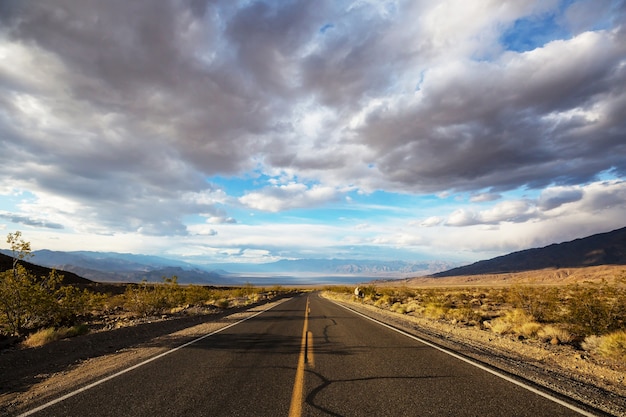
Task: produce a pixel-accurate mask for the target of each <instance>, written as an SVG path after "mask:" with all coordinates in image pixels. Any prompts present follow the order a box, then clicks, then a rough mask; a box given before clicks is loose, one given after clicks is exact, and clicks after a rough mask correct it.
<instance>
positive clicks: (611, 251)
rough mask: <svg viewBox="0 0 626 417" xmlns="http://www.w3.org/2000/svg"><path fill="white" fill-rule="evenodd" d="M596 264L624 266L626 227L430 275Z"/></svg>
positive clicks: (504, 271)
mask: <svg viewBox="0 0 626 417" xmlns="http://www.w3.org/2000/svg"><path fill="white" fill-rule="evenodd" d="M598 265H626V227H624V228H621V229H617V230H613V231H611V232H607V233H599V234H596V235H592V236H589V237H585V238H581V239H576V240H572V241H570V242H564V243H558V244H552V245H549V246H545V247H542V248H535V249H526V250H523V251H519V252H513V253H510V254H508V255H503V256H498V257H496V258H493V259H488V260H484V261H479V262H476V263H473V264H471V265H467V266H462V267H458V268H453V269H450V270H448V271H444V272H439V273H436V274H433V275H432V276H433V277H451V276H459V275H481V274H502V273H510V272H523V271H532V270H537V269H546V268H576V267H585V266H598Z"/></svg>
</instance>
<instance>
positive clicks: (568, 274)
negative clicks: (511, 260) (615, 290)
mask: <svg viewBox="0 0 626 417" xmlns="http://www.w3.org/2000/svg"><path fill="white" fill-rule="evenodd" d="M620 279H621V280H625V279H626V265H601V266H589V267H581V268H559V269H557V268H550V269H541V270H535V271H523V272H510V273H503V274H482V275H459V276H449V277H443V278H433V277H417V278H409V279H405V280H398V281H389V282H387V283H384V284H382V285H383V286H398V285H406V286H407V287H457V286H466V287H473V286H476V287H497V286H508V285H518V284H521V285H526V284H528V285H569V284H583V283H600V282H603V281H606V282H607V283H615V282H616V281H617V280H620ZM377 285H379V283H377Z"/></svg>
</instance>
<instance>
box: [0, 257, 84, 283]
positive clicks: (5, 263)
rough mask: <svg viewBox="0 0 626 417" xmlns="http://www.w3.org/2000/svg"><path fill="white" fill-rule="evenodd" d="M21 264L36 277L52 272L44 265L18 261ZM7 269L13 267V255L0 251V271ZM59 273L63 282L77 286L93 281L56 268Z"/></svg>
mask: <svg viewBox="0 0 626 417" xmlns="http://www.w3.org/2000/svg"><path fill="white" fill-rule="evenodd" d="M19 263H20V264H21V265H23V266H24V268H26V270H27V271H30V272H31V273H32V274H34V275H35V276H37V277H41V276H48V275H49V274H50V272H52V269H51V268H46V267H45V266H40V265H36V264H33V263H31V262H27V261H19ZM9 269H13V257H11V256H8V255H5V254H4V253H0V271H2V272H4V271H8V270H9ZM57 272H58V273H59V275H63V284H72V285H78V286H85V285H86V286H89V285H91V284H93V281H91V280H89V279H87V278H83V277H81V276H79V275H77V274H75V273H73V272H69V271H63V270H60V269H57Z"/></svg>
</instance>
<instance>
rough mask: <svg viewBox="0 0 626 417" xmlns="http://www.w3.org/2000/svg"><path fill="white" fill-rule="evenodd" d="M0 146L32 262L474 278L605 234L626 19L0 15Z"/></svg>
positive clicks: (115, 7)
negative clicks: (50, 256)
mask: <svg viewBox="0 0 626 417" xmlns="http://www.w3.org/2000/svg"><path fill="white" fill-rule="evenodd" d="M0 149H1V155H2V161H1V163H0V230H2V231H3V232H4V233H5V234H6V233H9V232H13V231H16V230H20V231H22V233H23V235H24V237H25V239H26V240H28V241H30V242H31V244H32V246H33V249H35V250H36V249H44V248H45V249H55V250H98V251H103V250H106V251H117V252H132V253H144V254H158V255H166V256H170V257H183V256H184V257H192V258H193V259H195V260H198V261H206V262H239V261H245V262H267V261H271V260H277V259H283V258H322V257H330V258H368V259H401V260H424V259H437V260H457V261H458V260H461V261H476V260H480V259H485V258H489V257H493V256H497V255H501V254H505V253H508V252H511V251H515V250H521V249H526V248H530V247H537V246H545V245H548V244H551V243H556V242H562V241H566V240H571V239H574V238H578V237H583V236H587V235H591V234H594V233H600V232H606V231H610V230H613V229H617V228H620V227H624V226H626V5H625V3H624V2H623V1H611V0H581V1H571V0H567V1H566V0H536V1H531V0H512V1H503V0H498V1H496V0H491V1H489V0H484V1H478V0H477V1H467V0H441V1H430V0H424V1H418V0H410V1H401V0H397V1H373V0H372V1H369V0H353V1H339V0H328V1H323V0H316V1H299V0H293V1H265V2H261V1H235V0H223V1H220V0H214V1H209V0H171V1H158V2H155V1H152V0H133V1H127V0H110V1H99V0H46V1H23V0H14V1H12V0H2V1H0ZM2 241H3V242H4V239H2ZM1 245H2V247H6V245H5V244H4V243H1Z"/></svg>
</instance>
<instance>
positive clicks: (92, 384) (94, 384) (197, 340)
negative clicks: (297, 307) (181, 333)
mask: <svg viewBox="0 0 626 417" xmlns="http://www.w3.org/2000/svg"><path fill="white" fill-rule="evenodd" d="M285 301H287V300H286V299H283V300H280V301H279V302H278V303H277V304H274V305H273V306H271V307H269V308H266V309H265V310H262V311H259V312H258V313H255V314H253V315H251V316H249V317H246V318H244V319H242V320H239V321H237V322H235V323H231V324H229V325H227V326H225V327H222V328H221V329H218V330H215V331H213V332H211V333H207V334H205V335H203V336H200V337H198V338H197V339H194V340H192V341H190V342H187V343H185V344H182V345H180V346H178V347H175V348H173V349H170V350H168V351H166V352H163V353H160V354H158V355H157V356H153V357H151V358H149V359H146V360H145V361H143V362H140V363H138V364H135V365H133V366H131V367H129V368H126V369H122V370H121V371H119V372H117V373H115V374H113V375H109V376H107V377H106V378H102V379H99V380H97V381H95V382H92V383H91V384H89V385H85V386H84V387H82V388H79V389H77V390H76V391H72V392H70V393H68V394H65V395H63V396H62V397H59V398H56V399H54V400H52V401H49V402H47V403H45V404H43V405H40V406H39V407H37V408H33V409H32V410H29V411H27V412H25V413H23V414H19V415H18V416H17V417H26V416H30V415H32V414H35V413H38V412H39V411H41V410H44V409H46V408H48V407H50V406H53V405H55V404H58V403H60V402H61V401H65V400H67V399H68V398H71V397H73V396H75V395H77V394H80V393H81V392H85V391H87V390H89V389H91V388H93V387H96V386H98V385H100V384H102V383H104V382H107V381H110V380H111V379H113V378H117V377H118V376H121V375H124V374H125V373H127V372H130V371H132V370H134V369H137V368H139V367H141V366H144V365H146V364H148V363H150V362H152V361H155V360H157V359H160V358H162V357H164V356H167V355H169V354H170V353H174V352H176V351H177V350H179V349H182V348H184V347H187V346H189V345H192V344H194V343H196V342H199V341H201V340H203V339H206V338H207V337H209V336H213V335H214V334H216V333H219V332H222V331H224V330H226V329H230V328H231V327H233V326H236V325H238V324H240V323H243V322H244V321H246V320H249V319H251V318H254V317H256V316H258V315H259V314H262V313H265V312H266V311H269V310H271V309H272V308H274V307H277V306H278V305H280V304H282V303H283V302H285Z"/></svg>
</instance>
